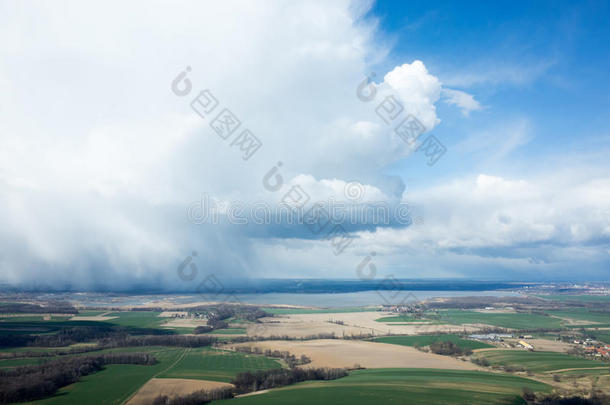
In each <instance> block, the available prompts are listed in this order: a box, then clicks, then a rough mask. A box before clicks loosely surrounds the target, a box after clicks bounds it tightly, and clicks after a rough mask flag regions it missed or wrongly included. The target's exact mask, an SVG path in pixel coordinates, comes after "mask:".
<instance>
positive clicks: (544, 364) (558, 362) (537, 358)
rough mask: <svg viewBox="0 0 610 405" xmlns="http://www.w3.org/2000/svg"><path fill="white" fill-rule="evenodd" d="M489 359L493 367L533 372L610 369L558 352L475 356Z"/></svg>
mask: <svg viewBox="0 0 610 405" xmlns="http://www.w3.org/2000/svg"><path fill="white" fill-rule="evenodd" d="M475 356H476V357H477V358H485V359H487V360H488V361H489V362H490V363H491V365H492V366H513V367H523V368H525V369H526V370H531V371H533V372H548V371H553V370H562V369H566V368H593V367H602V366H608V367H610V363H604V362H602V361H599V360H590V359H584V358H580V357H575V356H570V355H568V354H564V353H556V352H529V351H525V350H490V351H485V352H481V353H477V354H475Z"/></svg>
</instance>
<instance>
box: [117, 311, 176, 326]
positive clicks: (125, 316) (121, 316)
mask: <svg viewBox="0 0 610 405" xmlns="http://www.w3.org/2000/svg"><path fill="white" fill-rule="evenodd" d="M160 313H161V312H156V311H129V312H112V313H110V314H108V315H107V316H116V317H118V318H115V319H111V320H109V321H106V322H109V323H113V324H115V325H120V326H131V327H134V328H159V327H160V326H161V324H163V323H165V322H167V320H168V319H167V318H160V317H159V314H160Z"/></svg>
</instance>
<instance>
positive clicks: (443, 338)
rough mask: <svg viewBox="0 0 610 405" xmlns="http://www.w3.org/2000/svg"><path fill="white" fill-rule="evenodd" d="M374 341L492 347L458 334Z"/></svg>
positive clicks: (469, 347)
mask: <svg viewBox="0 0 610 405" xmlns="http://www.w3.org/2000/svg"><path fill="white" fill-rule="evenodd" d="M373 341H374V342H380V343H391V344H394V345H401V346H429V345H431V344H432V343H434V342H452V343H455V344H456V345H457V346H459V347H461V348H462V349H470V350H475V349H485V348H489V347H494V346H492V345H489V344H487V343H483V342H477V341H475V340H468V339H462V338H461V337H460V336H458V335H452V334H447V335H417V336H385V337H380V338H375V339H373Z"/></svg>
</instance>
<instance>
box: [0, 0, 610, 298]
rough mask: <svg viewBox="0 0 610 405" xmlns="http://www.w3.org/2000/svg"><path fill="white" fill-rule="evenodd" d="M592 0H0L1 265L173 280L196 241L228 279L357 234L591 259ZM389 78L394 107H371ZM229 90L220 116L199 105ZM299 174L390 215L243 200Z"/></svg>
mask: <svg viewBox="0 0 610 405" xmlns="http://www.w3.org/2000/svg"><path fill="white" fill-rule="evenodd" d="M143 9H145V10H147V11H146V13H142V10H143ZM609 16H610V10H609V5H608V3H604V2H541V1H537V2H481V3H478V2H468V3H465V2H459V3H457V2H414V1H378V2H370V1H352V0H337V1H332V2H329V1H324V0H319V1H315V0H312V1H306V2H296V1H295V2H280V1H277V2H276V1H261V2H246V1H241V0H231V1H223V2H209V3H206V4H203V3H201V2H197V1H190V0H184V1H179V2H177V3H175V4H172V5H171V6H170V5H168V4H166V3H164V2H161V1H159V2H156V1H149V0H146V1H144V0H142V1H134V2H130V3H129V4H127V5H126V4H123V3H121V2H118V1H116V2H113V1H93V2H90V3H89V2H88V3H87V4H86V5H85V4H83V3H82V2H79V1H76V0H74V1H67V2H66V3H65V6H64V7H48V6H47V5H46V4H45V3H44V2H32V3H27V4H26V3H22V2H0V58H2V60H3V64H1V65H0V90H1V91H0V222H1V223H2V224H3V225H4V226H3V227H2V228H0V250H1V251H0V275H1V276H2V279H3V280H5V282H6V283H8V284H11V285H16V286H30V287H31V286H37V287H40V288H46V287H54V288H66V287H69V288H75V289H82V288H87V289H95V288H104V289H106V290H108V289H110V290H112V289H128V288H130V287H131V286H151V287H157V286H162V288H167V289H173V290H181V289H192V285H191V284H188V283H185V281H184V280H182V279H180V278H179V277H178V276H177V274H176V269H177V268H178V266H179V265H180V264H181V263H184V261H185V260H186V258H188V257H189V256H190V255H191V254H192V252H194V251H195V252H197V255H196V256H195V259H193V260H195V261H196V262H197V266H198V267H199V269H201V273H205V274H214V275H216V276H217V277H219V278H222V277H225V278H230V279H233V280H235V279H237V280H239V279H241V278H291V277H292V278H324V277H330V278H355V277H357V274H358V273H357V271H356V269H357V268H358V265H359V263H362V261H363V260H365V259H366V258H367V257H374V264H375V266H376V267H375V268H376V269H377V270H378V271H377V277H388V276H394V277H397V278H447V277H461V278H480V279H504V280H507V279H508V280H516V279H520V280H534V279H536V280H565V279H573V278H579V279H605V278H607V274H608V269H609V265H610V167H609V166H610V164H609V163H608V158H607V156H608V155H609V153H610V120H609V119H608V118H609V116H610V114H609V108H610V95H609V94H610V85H609V80H608V77H607V72H608V71H609V67H610V52H609V47H610V45H609V44H608V41H607V39H608V38H609V37H610V35H609V34H610V32H608V31H609V30H610V28H609V27H608V24H607V20H608V17H609ZM371 72H375V73H376V76H375V77H374V78H373V82H374V86H375V89H376V93H375V94H376V98H374V100H372V101H368V102H366V101H362V99H360V98H358V97H357V96H356V94H357V89H358V86H359V84H361V83H362V82H363V81H364V80H366V77H367V76H368V75H370V74H371ZM206 92H207V93H206ZM206 94H207V96H205V97H207V98H202V97H203V96H202V95H206ZM388 97H393V99H394V100H396V101H397V102H398V103H399V104H400V105H402V106H403V108H404V111H403V112H402V113H401V114H403V115H402V116H400V119H396V121H392V123H389V124H386V123H384V121H382V119H381V118H380V116H378V114H377V113H376V111H380V110H379V108H380V106H382V102H383V101H384V100H388ZM202 100H207V102H209V103H211V104H205V103H203V104H202ZM210 100H215V102H216V104H214V102H212V101H210ZM203 105H206V106H207V107H206V108H208V107H210V108H211V107H213V108H216V109H215V110H214V109H211V110H210V111H207V110H205V109H204V110H202V109H201V108H202V107H201V106H203ZM197 106H198V107H197ZM197 108H199V110H197ZM225 109H228V110H230V111H231V112H232V114H233V116H234V117H235V118H237V120H238V121H239V125H240V127H239V130H237V129H235V133H232V132H231V133H229V132H227V133H224V132H223V131H222V130H220V131H219V130H218V128H221V127H214V122H216V123H217V122H218V121H215V120H216V118H215V117H216V116H218V117H220V114H219V113H218V112H219V111H224V110H225ZM408 114H411V115H413V116H415V117H416V118H417V120H419V122H420V123H421V125H423V127H425V129H426V131H425V133H423V134H422V135H421V137H422V138H418V139H420V140H421V139H428V137H429V136H430V135H434V136H436V137H437V138H438V139H439V140H440V141H441V142H442V143H443V144H444V145H445V146H446V148H447V151H446V153H445V154H444V155H443V156H442V157H441V159H440V160H438V161H437V162H436V163H435V164H434V165H432V166H429V165H428V164H426V158H425V156H424V155H423V153H421V152H416V151H415V150H414V147H413V145H412V144H408V143H406V142H405V140H404V139H403V138H401V136H400V134H398V133H396V132H395V131H394V128H395V127H396V125H397V122H398V121H400V120H402V119H403V117H404V116H407V115H408ZM234 122H235V121H234ZM221 129H222V128H221ZM246 129H247V130H248V131H249V132H247V134H250V135H254V136H255V137H256V139H258V141H259V142H260V143H259V149H256V150H255V151H254V152H255V154H254V153H253V154H252V155H247V154H245V152H244V150H243V149H242V147H243V146H244V144H243V141H244V140H245V139H249V140H250V141H252V139H253V138H251V137H250V135H242V134H243V133H244V132H242V131H244V130H246ZM249 151H252V150H250V149H249ZM248 153H249V152H248ZM278 162H281V165H278ZM277 176H279V177H277ZM265 179H280V180H281V181H279V183H278V186H277V188H275V187H270V186H269V184H268V183H266V181H267V180H265ZM299 189H300V190H302V191H304V192H305V194H307V196H308V197H309V199H307V200H305V199H304V200H302V201H305V202H304V204H305V207H307V208H311V207H313V205H314V202H324V203H325V204H326V203H329V202H331V201H332V202H333V203H335V202H338V203H340V204H347V205H348V206H350V207H351V209H353V212H366V210H367V209H368V208H370V207H371V206H373V205H374V204H385V205H384V207H387V208H388V209H390V210H392V213H393V214H392V215H393V216H392V217H391V218H390V219H389V220H387V221H380V220H379V218H373V217H370V216H366V217H360V218H359V219H357V220H356V221H354V223H349V224H348V223H345V221H344V220H343V219H341V218H334V224H333V225H337V224H339V225H345V229H346V232H345V236H346V238H347V240H349V241H350V243H349V248H348V249H347V248H346V249H344V250H341V251H340V252H337V251H336V246H335V245H334V242H336V240H335V239H336V238H333V237H329V236H328V234H327V233H326V232H327V231H328V229H330V228H331V227H329V228H326V229H325V230H324V231H323V232H322V231H320V232H312V231H311V229H309V228H308V227H307V226H304V225H303V224H299V223H297V224H294V223H288V222H287V220H286V218H285V217H282V219H281V220H280V221H267V220H265V221H262V222H261V221H258V220H257V218H256V216H257V213H256V209H257V207H258V208H260V207H261V206H264V207H267V208H268V209H269V210H270V211H273V212H276V211H279V210H280V209H281V207H282V204H284V203H285V201H286V198H287V196H292V197H293V196H294V194H290V192H294V190H299ZM203 201H206V203H205V204H206V205H205V207H206V208H210V207H211V208H212V209H214V210H216V212H217V213H219V216H220V217H221V221H219V222H218V223H215V222H213V221H210V220H209V218H207V217H206V218H204V216H203V215H202V212H203V208H202V207H203V206H204V205H203ZM405 207H407V208H408V215H407V216H404V217H400V218H399V217H398V216H397V215H396V213H397V212H399V211H398V210H399V209H403V208H404V209H407V208H405ZM235 210H237V211H239V212H245V215H244V217H243V218H240V221H235V220H233V219H232V215H233V214H234V213H235ZM400 212H401V213H404V212H406V211H404V212H403V211H400ZM244 218H245V221H246V222H247V223H242V222H243V221H241V219H244ZM405 218H407V219H410V221H407V220H404V219H405ZM259 222H260V223H259ZM373 252H374V253H375V255H374V256H373V255H371V254H372V253H373Z"/></svg>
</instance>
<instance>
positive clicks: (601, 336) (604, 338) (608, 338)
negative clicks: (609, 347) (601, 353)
mask: <svg viewBox="0 0 610 405" xmlns="http://www.w3.org/2000/svg"><path fill="white" fill-rule="evenodd" d="M592 335H594V336H595V339H597V340H599V341H600V342H604V343H606V344H610V331H608V330H605V331H603V332H602V331H600V332H598V331H595V332H593V333H592Z"/></svg>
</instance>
